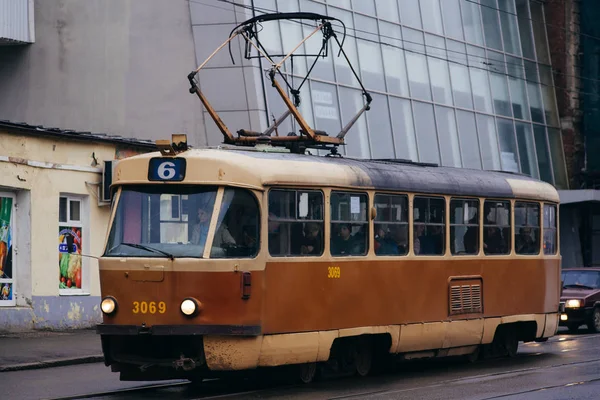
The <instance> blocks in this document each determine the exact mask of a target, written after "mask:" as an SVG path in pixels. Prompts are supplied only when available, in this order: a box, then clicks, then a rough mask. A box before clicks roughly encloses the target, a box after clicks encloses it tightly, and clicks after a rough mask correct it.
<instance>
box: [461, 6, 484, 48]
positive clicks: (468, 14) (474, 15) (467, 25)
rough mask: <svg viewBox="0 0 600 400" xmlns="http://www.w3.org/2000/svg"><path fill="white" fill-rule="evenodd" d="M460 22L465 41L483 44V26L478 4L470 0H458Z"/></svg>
mask: <svg viewBox="0 0 600 400" xmlns="http://www.w3.org/2000/svg"><path fill="white" fill-rule="evenodd" d="M460 8H461V11H462V22H463V28H464V30H465V39H466V40H467V42H470V43H475V44H478V45H480V46H483V28H482V25H481V14H480V11H479V8H480V6H479V5H478V4H475V3H474V2H472V1H468V0H460Z"/></svg>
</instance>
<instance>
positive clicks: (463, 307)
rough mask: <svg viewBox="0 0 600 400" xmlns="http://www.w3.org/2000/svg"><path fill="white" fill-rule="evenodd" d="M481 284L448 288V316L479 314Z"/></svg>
mask: <svg viewBox="0 0 600 400" xmlns="http://www.w3.org/2000/svg"><path fill="white" fill-rule="evenodd" d="M482 309H483V307H482V298H481V284H480V283H477V284H465V283H463V284H461V285H451V286H450V315H455V314H473V313H481V312H482V311H483V310H482Z"/></svg>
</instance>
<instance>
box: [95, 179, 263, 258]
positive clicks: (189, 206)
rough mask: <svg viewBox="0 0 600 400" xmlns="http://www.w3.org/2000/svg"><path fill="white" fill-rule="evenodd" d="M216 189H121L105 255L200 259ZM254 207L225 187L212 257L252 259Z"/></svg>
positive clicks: (251, 198)
mask: <svg viewBox="0 0 600 400" xmlns="http://www.w3.org/2000/svg"><path fill="white" fill-rule="evenodd" d="M217 191H218V188H217V187H216V186H198V185H194V186H192V185H168V186H167V185H160V186H154V185H152V186H149V185H145V186H138V185H136V186H126V187H123V189H122V191H121V196H120V198H119V202H118V204H117V209H116V212H115V217H114V220H113V223H112V227H111V230H110V235H109V237H108V243H107V246H106V251H105V254H104V255H105V256H109V257H119V256H120V257H159V258H165V257H166V258H171V259H173V258H181V257H186V258H187V257H191V258H202V256H203V254H204V249H205V246H206V245H210V244H207V243H206V241H207V239H208V232H209V230H210V228H211V226H212V224H211V221H212V215H213V212H214V209H215V201H216V198H217ZM258 210H259V208H258V203H257V202H256V199H255V198H254V196H253V195H252V194H251V193H250V192H249V191H247V190H244V189H237V188H236V189H234V188H226V189H225V190H224V194H223V200H222V202H221V207H220V210H219V209H217V210H216V212H218V213H219V215H218V216H217V218H216V227H217V229H216V231H215V234H214V238H213V242H212V248H211V251H210V257H211V258H239V257H252V256H254V255H256V253H257V251H258V244H259V243H260V240H259V236H258V235H259V226H260V224H259V212H258Z"/></svg>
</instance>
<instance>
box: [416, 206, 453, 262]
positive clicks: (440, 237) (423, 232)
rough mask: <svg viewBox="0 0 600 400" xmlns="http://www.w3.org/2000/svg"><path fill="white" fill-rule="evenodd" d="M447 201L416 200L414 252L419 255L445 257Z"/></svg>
mask: <svg viewBox="0 0 600 400" xmlns="http://www.w3.org/2000/svg"><path fill="white" fill-rule="evenodd" d="M445 212H446V201H445V200H444V199H440V198H432V197H418V196H415V198H414V206H413V218H414V226H413V230H414V235H415V240H414V249H413V250H414V252H415V254H417V255H422V256H426V255H434V256H435V255H443V254H444V252H445V248H446V233H445V225H444V224H445V220H446V218H445Z"/></svg>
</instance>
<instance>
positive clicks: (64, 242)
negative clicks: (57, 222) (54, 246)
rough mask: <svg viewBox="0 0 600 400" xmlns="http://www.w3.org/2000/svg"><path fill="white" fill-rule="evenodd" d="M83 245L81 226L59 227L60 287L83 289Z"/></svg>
mask: <svg viewBox="0 0 600 400" xmlns="http://www.w3.org/2000/svg"><path fill="white" fill-rule="evenodd" d="M69 246H70V249H69ZM81 246H82V244H81V228H78V227H74V226H71V227H69V226H61V227H59V231H58V265H59V271H60V272H59V277H58V278H59V282H58V287H59V289H81ZM69 250H70V251H69Z"/></svg>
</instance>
